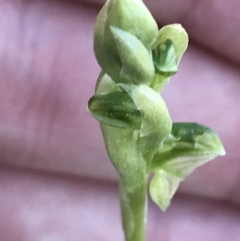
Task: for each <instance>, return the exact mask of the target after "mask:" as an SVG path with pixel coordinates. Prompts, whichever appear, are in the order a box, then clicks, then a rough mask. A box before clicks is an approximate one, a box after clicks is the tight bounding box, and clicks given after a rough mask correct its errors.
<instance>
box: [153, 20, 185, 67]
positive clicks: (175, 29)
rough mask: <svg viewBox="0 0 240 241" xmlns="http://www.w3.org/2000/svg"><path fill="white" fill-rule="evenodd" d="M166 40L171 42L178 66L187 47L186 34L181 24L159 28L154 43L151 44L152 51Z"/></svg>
mask: <svg viewBox="0 0 240 241" xmlns="http://www.w3.org/2000/svg"><path fill="white" fill-rule="evenodd" d="M167 39H170V40H171V41H172V42H173V45H174V49H175V51H176V56H177V64H179V61H180V59H181V58H182V56H183V54H184V52H185V50H186V49H187V46H188V34H187V33H186V31H185V29H184V28H183V27H182V25H181V24H170V25H166V26H164V27H163V28H161V29H160V30H159V32H158V37H157V40H156V42H155V43H154V44H153V49H155V48H157V46H158V45H160V44H162V43H164V42H165V41H166V40H167Z"/></svg>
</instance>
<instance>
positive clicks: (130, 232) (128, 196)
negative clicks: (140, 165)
mask: <svg viewBox="0 0 240 241" xmlns="http://www.w3.org/2000/svg"><path fill="white" fill-rule="evenodd" d="M119 189H120V200H121V211H122V225H123V229H124V233H125V241H145V235H146V221H147V181H146V182H145V183H144V184H143V185H142V186H140V187H139V188H137V189H136V190H134V191H129V190H127V187H126V185H125V183H124V180H123V178H121V179H120V188H119Z"/></svg>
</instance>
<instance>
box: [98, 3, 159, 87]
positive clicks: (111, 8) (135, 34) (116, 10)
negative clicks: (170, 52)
mask: <svg viewBox="0 0 240 241" xmlns="http://www.w3.org/2000/svg"><path fill="white" fill-rule="evenodd" d="M111 26H112V28H114V29H119V31H122V32H121V34H120V37H122V39H121V42H122V45H121V48H119V38H118V37H119V31H118V34H117V35H118V37H117V40H116V31H114V30H112V29H111V28H110V27H111ZM114 32H115V34H114ZM122 33H127V35H128V36H132V37H129V38H131V39H133V38H136V39H137V40H138V42H139V43H137V45H138V47H139V46H140V45H142V46H141V47H140V48H141V50H140V52H139V53H138V56H139V61H141V62H142V63H144V64H146V66H150V69H149V73H148V74H147V80H146V79H145V78H146V73H145V71H146V69H147V68H144V70H143V72H144V73H143V74H140V73H141V68H142V65H138V64H137V63H135V62H132V65H131V66H129V67H126V65H127V64H128V63H129V62H130V60H129V61H126V59H124V60H123V59H122V57H121V56H122V53H121V52H122V51H123V52H125V53H127V51H128V49H124V47H123V46H124V45H127V44H128V41H129V38H128V39H125V38H124V36H125V35H126V34H125V35H124V34H122ZM157 34H158V27H157V24H156V22H155V20H154V19H153V17H152V15H151V14H150V12H149V10H148V9H147V8H146V6H145V5H144V3H143V2H142V1H141V0H108V1H107V2H106V3H105V5H104V6H103V8H102V9H101V11H100V13H99V15H98V17H97V22H96V26H95V32H94V52H95V55H96V58H97V61H98V63H99V65H100V66H101V68H102V69H103V71H104V72H106V73H107V74H108V75H109V76H110V77H111V78H112V79H113V80H114V81H115V82H116V83H135V84H136V82H135V81H134V80H132V79H136V78H138V79H139V82H140V83H146V82H147V83H148V82H149V79H150V78H151V79H152V78H153V76H154V73H153V67H152V66H151V65H153V64H152V59H151V50H152V45H153V44H154V43H155V42H156V40H157ZM132 43H133V42H132ZM146 53H148V54H146ZM133 54H134V56H133ZM136 54H137V53H133V52H132V51H130V52H129V53H128V56H129V58H130V59H131V58H134V59H136V57H137V55H136ZM125 55H126V54H125ZM142 55H144V56H146V55H147V57H146V58H142ZM123 66H124V67H123ZM131 68H132V69H133V70H134V71H132V74H130V73H131V71H127V77H126V74H124V73H125V70H126V69H131ZM136 69H138V71H139V73H138V76H135V73H136V71H135V70H136ZM139 75H140V76H141V77H140V78H139Z"/></svg>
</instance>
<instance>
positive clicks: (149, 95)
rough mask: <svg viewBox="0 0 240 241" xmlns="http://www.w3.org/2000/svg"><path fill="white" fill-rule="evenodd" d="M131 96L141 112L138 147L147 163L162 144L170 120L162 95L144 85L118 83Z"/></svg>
mask: <svg viewBox="0 0 240 241" xmlns="http://www.w3.org/2000/svg"><path fill="white" fill-rule="evenodd" d="M118 86H120V87H121V88H122V89H123V90H125V91H126V92H127V93H128V94H129V96H130V97H131V98H132V100H133V102H134V103H135V105H136V107H137V109H138V110H139V111H140V112H141V113H142V118H143V119H142V126H141V129H140V132H139V135H140V140H139V141H140V148H141V151H142V153H143V156H144V157H145V159H146V160H147V162H148V163H150V162H151V161H152V158H153V156H154V155H155V153H156V151H157V150H158V149H159V148H160V147H161V146H162V144H163V141H164V140H165V138H166V137H167V136H168V134H169V133H170V131H171V128H172V121H171V117H170V115H169V112H168V109H167V107H166V104H165V102H164V100H163V99H162V97H161V96H160V95H159V94H158V93H157V92H155V91H154V90H153V89H151V88H150V87H148V86H146V85H128V84H118Z"/></svg>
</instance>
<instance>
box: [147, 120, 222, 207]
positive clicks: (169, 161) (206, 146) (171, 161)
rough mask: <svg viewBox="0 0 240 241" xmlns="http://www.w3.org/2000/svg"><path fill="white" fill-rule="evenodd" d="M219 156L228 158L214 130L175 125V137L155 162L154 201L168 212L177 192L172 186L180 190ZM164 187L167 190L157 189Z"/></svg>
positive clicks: (167, 143)
mask: <svg viewBox="0 0 240 241" xmlns="http://www.w3.org/2000/svg"><path fill="white" fill-rule="evenodd" d="M219 155H225V150H224V148H223V145H222V143H221V140H220V138H219V137H218V135H217V134H216V133H215V132H214V131H213V130H211V129H210V128H208V127H206V126H203V125H199V124H196V123H173V127H172V131H171V134H170V135H169V136H168V138H166V140H165V142H164V146H163V148H162V149H160V150H159V151H158V153H157V154H156V155H155V156H154V158H153V162H152V168H151V170H152V171H153V172H154V173H155V177H154V178H153V181H152V182H153V183H152V184H151V186H152V191H150V194H151V196H152V198H153V200H154V202H156V203H157V204H158V205H159V206H160V207H161V208H162V209H165V208H163V207H167V205H169V203H170V200H171V198H172V196H173V195H174V192H175V191H176V189H175V190H174V189H173V188H172V186H173V184H172V183H174V187H177V185H178V183H179V182H180V181H182V180H184V179H185V177H187V176H188V175H189V174H190V173H191V172H193V171H194V170H195V169H196V168H197V167H199V166H201V165H202V164H204V163H205V162H207V161H210V160H212V159H213V158H215V157H217V156H219ZM161 185H163V186H164V187H165V189H164V188H163V190H157V187H158V186H161ZM172 190H174V192H172ZM170 194H171V195H170ZM163 203H164V205H163Z"/></svg>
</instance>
